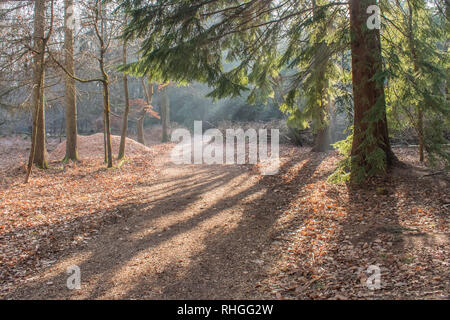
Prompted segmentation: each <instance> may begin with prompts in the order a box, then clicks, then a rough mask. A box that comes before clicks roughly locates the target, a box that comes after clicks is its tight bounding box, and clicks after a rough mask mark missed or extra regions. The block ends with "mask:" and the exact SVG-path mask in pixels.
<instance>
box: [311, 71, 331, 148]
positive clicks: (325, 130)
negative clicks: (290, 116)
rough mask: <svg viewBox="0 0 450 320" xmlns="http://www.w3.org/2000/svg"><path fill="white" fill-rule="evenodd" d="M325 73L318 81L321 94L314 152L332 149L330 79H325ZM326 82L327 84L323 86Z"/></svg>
mask: <svg viewBox="0 0 450 320" xmlns="http://www.w3.org/2000/svg"><path fill="white" fill-rule="evenodd" d="M324 78H325V73H324V72H322V73H321V75H320V79H318V81H317V86H318V88H319V94H320V95H321V99H320V106H319V119H318V121H316V129H317V135H316V137H315V139H314V146H313V148H312V149H311V151H312V152H325V151H328V150H330V147H331V146H330V125H329V122H328V119H327V118H328V117H329V113H330V112H329V104H330V102H329V100H330V99H329V95H328V93H326V92H327V89H328V80H326V79H324ZM322 83H325V86H322Z"/></svg>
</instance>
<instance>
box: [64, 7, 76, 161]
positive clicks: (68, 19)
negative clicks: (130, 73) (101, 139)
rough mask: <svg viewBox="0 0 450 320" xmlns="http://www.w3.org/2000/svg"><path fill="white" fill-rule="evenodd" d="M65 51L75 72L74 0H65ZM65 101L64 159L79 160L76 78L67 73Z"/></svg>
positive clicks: (69, 70)
mask: <svg viewBox="0 0 450 320" xmlns="http://www.w3.org/2000/svg"><path fill="white" fill-rule="evenodd" d="M64 9H65V15H64V24H65V26H64V27H65V28H64V49H65V50H64V51H65V65H66V69H67V71H68V72H69V73H70V74H75V73H74V61H73V25H72V24H71V23H72V21H73V19H74V17H73V0H65V1H64ZM64 79H65V87H66V91H65V95H64V99H65V103H66V156H65V158H64V160H66V161H67V160H74V161H77V160H78V147H77V135H78V129H77V102H76V92H75V79H73V78H72V77H70V76H69V75H68V74H67V73H65V77H64Z"/></svg>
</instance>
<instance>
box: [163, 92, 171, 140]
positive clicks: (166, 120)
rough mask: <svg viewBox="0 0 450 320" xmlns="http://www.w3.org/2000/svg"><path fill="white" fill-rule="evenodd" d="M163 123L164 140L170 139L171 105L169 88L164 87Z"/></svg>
mask: <svg viewBox="0 0 450 320" xmlns="http://www.w3.org/2000/svg"><path fill="white" fill-rule="evenodd" d="M161 94H162V96H161V124H162V139H161V141H162V142H168V141H169V130H170V106H169V97H168V96H167V89H166V88H164V89H162V92H161Z"/></svg>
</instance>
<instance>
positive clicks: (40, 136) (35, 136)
mask: <svg viewBox="0 0 450 320" xmlns="http://www.w3.org/2000/svg"><path fill="white" fill-rule="evenodd" d="M44 28H45V0H37V1H36V3H35V7H34V44H33V46H34V50H35V52H36V54H35V55H34V63H33V97H32V104H33V108H34V112H33V132H32V137H31V150H30V157H29V161H28V167H27V174H26V178H25V183H27V182H28V179H29V176H30V173H31V169H32V166H33V163H34V164H36V165H37V166H39V167H41V168H47V167H48V165H47V158H46V153H47V150H46V145H45V109H44V77H45V66H44V64H45V40H44Z"/></svg>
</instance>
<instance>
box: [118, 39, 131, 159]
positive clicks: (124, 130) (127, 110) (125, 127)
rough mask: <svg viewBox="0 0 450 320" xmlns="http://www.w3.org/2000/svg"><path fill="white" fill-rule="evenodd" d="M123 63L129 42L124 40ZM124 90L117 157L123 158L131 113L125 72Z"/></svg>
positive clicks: (125, 59)
mask: <svg viewBox="0 0 450 320" xmlns="http://www.w3.org/2000/svg"><path fill="white" fill-rule="evenodd" d="M122 61H123V64H126V63H127V43H126V42H124V44H123V57H122ZM123 90H124V95H125V111H124V113H123V118H122V132H121V135H120V146H119V155H118V156H117V158H118V159H119V160H120V159H123V157H124V156H125V142H126V138H127V131H128V114H129V113H130V99H129V94H128V77H127V75H126V74H125V73H124V75H123Z"/></svg>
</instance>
